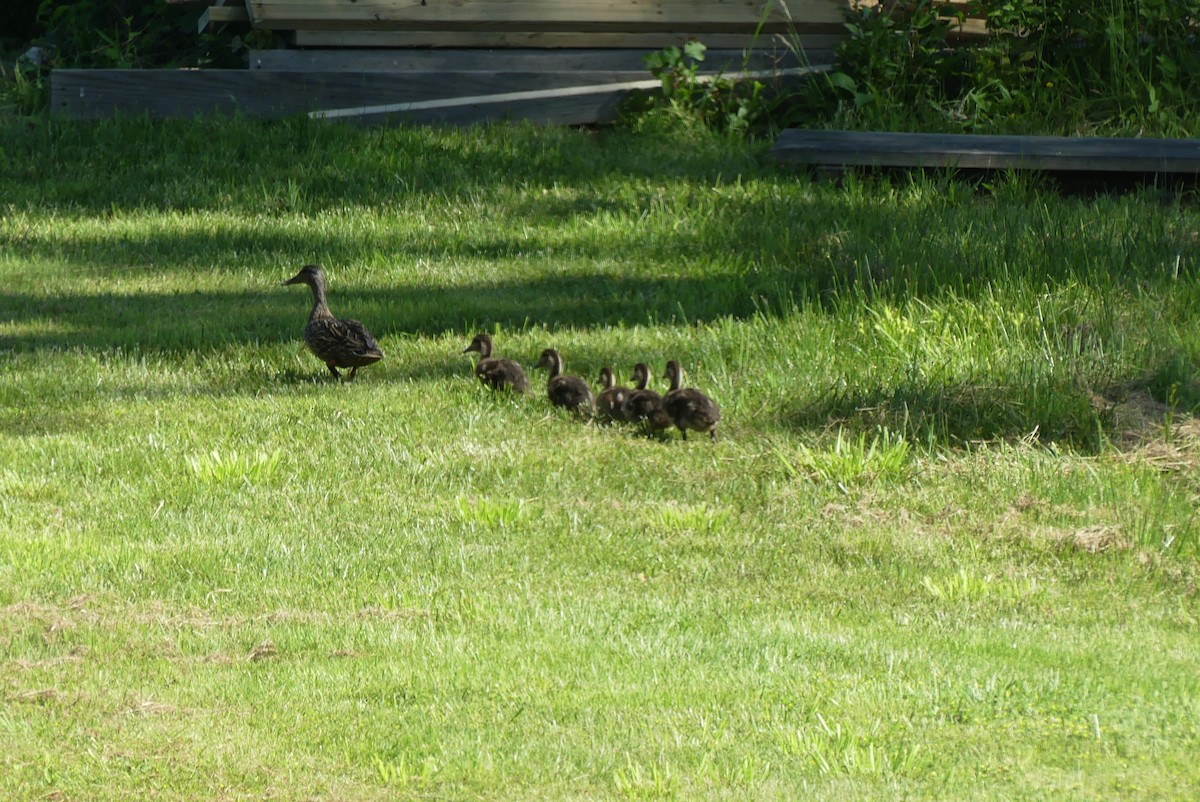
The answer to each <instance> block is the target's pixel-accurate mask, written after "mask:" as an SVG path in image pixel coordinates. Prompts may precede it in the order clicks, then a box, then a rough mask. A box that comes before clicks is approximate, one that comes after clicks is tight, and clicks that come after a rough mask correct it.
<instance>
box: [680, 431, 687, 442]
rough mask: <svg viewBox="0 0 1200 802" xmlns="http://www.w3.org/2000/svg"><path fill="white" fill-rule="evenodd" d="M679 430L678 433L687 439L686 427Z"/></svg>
mask: <svg viewBox="0 0 1200 802" xmlns="http://www.w3.org/2000/svg"><path fill="white" fill-rule="evenodd" d="M679 432H680V434H682V435H683V439H684V440H686V439H687V429H680V430H679Z"/></svg>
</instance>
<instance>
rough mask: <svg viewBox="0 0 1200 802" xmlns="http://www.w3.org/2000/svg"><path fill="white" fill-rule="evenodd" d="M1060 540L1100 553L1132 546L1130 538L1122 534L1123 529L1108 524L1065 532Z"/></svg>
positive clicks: (1081, 548) (1080, 548)
mask: <svg viewBox="0 0 1200 802" xmlns="http://www.w3.org/2000/svg"><path fill="white" fill-rule="evenodd" d="M1060 542H1061V543H1062V544H1063V545H1065V546H1069V547H1071V548H1074V549H1078V550H1079V551H1086V552H1088V553H1089V554H1099V553H1100V552H1102V551H1110V550H1111V551H1125V550H1127V549H1129V548H1131V547H1132V544H1131V543H1130V542H1129V540H1128V539H1127V538H1125V537H1124V536H1123V535H1122V534H1121V530H1119V529H1117V528H1116V527H1115V526H1109V525H1107V524H1098V525H1095V526H1085V527H1082V528H1080V529H1075V530H1073V531H1071V532H1064V533H1062V535H1061V537H1060Z"/></svg>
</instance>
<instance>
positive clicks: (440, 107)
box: [309, 66, 828, 119]
mask: <svg viewBox="0 0 1200 802" xmlns="http://www.w3.org/2000/svg"><path fill="white" fill-rule="evenodd" d="M825 69H828V67H827V66H824V67H804V68H794V69H790V70H783V71H777V70H774V71H769V72H756V71H748V72H743V73H737V74H735V76H733V77H736V78H739V79H749V78H757V79H762V78H769V79H772V80H773V81H775V82H777V83H780V84H785V83H793V82H796V81H798V80H802V79H803V78H804V76H806V75H808V74H810V73H812V72H817V71H822V70H825ZM715 78H716V76H711V75H709V76H700V77H699V78H698V79H697V80H699V81H701V82H703V81H710V80H715ZM658 86H659V82H658V81H657V80H655V79H640V80H636V81H625V82H619V83H607V84H594V83H593V84H586V85H577V86H568V87H560V88H556V89H532V90H523V91H517V92H503V93H496V94H490V95H480V96H470V97H453V98H438V99H435V100H426V101H416V102H406V103H385V104H373V105H369V106H360V107H350V108H343V109H331V110H322V111H311V112H309V116H310V117H314V118H320V119H354V118H358V119H369V118H377V117H386V116H394V115H412V114H427V113H438V112H446V113H453V112H455V111H456V110H457V111H461V110H465V109H479V110H482V111H484V112H486V111H487V110H488V109H495V110H498V111H503V112H504V113H505V114H506V115H507V113H509V111H510V110H511V109H512V108H513V106H514V105H515V104H520V103H524V102H526V101H533V102H538V101H552V102H563V101H569V100H571V99H573V98H582V97H585V96H609V95H612V94H614V93H625V92H629V91H634V90H639V89H640V90H646V89H655V88H657V87H658Z"/></svg>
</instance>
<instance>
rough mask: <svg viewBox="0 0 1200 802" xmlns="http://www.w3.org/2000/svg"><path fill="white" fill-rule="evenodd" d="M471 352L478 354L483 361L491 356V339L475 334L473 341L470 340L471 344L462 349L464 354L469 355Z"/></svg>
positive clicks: (484, 335)
mask: <svg viewBox="0 0 1200 802" xmlns="http://www.w3.org/2000/svg"><path fill="white" fill-rule="evenodd" d="M472 351H476V352H478V353H479V354H480V355H481V356H483V357H484V358H485V359H486V358H487V357H489V356H491V354H492V338H491V337H489V336H488V335H486V334H476V335H475V339H473V340H471V344H470V345H468V346H467V347H466V348H464V349H463V353H464V354H469V353H471V352H472Z"/></svg>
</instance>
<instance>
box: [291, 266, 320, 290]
mask: <svg viewBox="0 0 1200 802" xmlns="http://www.w3.org/2000/svg"><path fill="white" fill-rule="evenodd" d="M288 284H307V285H308V286H310V287H316V286H322V287H324V286H325V271H324V270H322V269H321V266H320V265H305V266H304V267H302V268H300V272H299V273H297V274H296V275H294V276H292V277H291V278H290V279H288V280H287V281H281V282H280V286H287V285H288Z"/></svg>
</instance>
